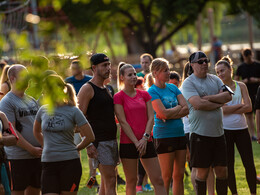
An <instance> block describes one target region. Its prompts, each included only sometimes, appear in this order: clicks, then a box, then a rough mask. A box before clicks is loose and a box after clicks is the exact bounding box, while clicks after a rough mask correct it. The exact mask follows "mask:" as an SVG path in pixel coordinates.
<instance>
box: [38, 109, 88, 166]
mask: <svg viewBox="0 0 260 195" xmlns="http://www.w3.org/2000/svg"><path fill="white" fill-rule="evenodd" d="M36 121H38V122H39V123H41V128H42V133H43V140H44V143H43V152H42V162H57V161H65V160H72V159H76V158H79V153H78V151H77V148H76V145H75V143H74V130H75V127H76V126H78V127H80V126H82V125H84V124H86V123H87V122H88V121H87V119H86V117H85V116H84V115H83V113H82V112H81V111H80V110H79V109H78V108H77V107H75V106H60V107H57V108H55V111H54V113H53V114H49V113H48V111H47V107H46V105H45V106H42V107H41V108H40V109H39V111H38V113H37V115H36Z"/></svg>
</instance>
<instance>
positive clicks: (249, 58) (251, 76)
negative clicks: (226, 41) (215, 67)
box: [235, 49, 260, 141]
mask: <svg viewBox="0 0 260 195" xmlns="http://www.w3.org/2000/svg"><path fill="white" fill-rule="evenodd" d="M242 56H243V59H244V62H243V63H242V64H241V65H240V66H239V67H238V69H237V71H236V75H235V80H241V81H242V82H243V83H245V84H246V86H247V89H248V93H249V96H250V98H251V102H252V107H253V108H254V105H255V98H256V92H257V89H258V86H259V84H260V63H259V62H256V61H254V60H253V53H252V51H251V50H250V49H244V50H243V51H242ZM254 111H255V109H253V111H252V112H249V113H246V119H247V123H248V129H249V133H250V135H251V139H252V140H253V141H256V136H255V123H254Z"/></svg>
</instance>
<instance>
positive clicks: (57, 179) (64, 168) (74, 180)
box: [42, 158, 82, 194]
mask: <svg viewBox="0 0 260 195" xmlns="http://www.w3.org/2000/svg"><path fill="white" fill-rule="evenodd" d="M81 174H82V167H81V162H80V159H79V158H77V159H73V160H66V161H59V162H43V163H42V194H46V193H57V194H60V193H61V192H62V191H66V192H76V191H78V188H79V182H80V178H81Z"/></svg>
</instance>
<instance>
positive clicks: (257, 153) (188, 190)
mask: <svg viewBox="0 0 260 195" xmlns="http://www.w3.org/2000/svg"><path fill="white" fill-rule="evenodd" d="M253 151H254V158H255V166H256V171H257V173H259V174H260V145H259V144H257V143H256V142H253ZM81 157H82V167H83V173H82V178H81V182H80V188H79V193H78V194H80V195H85V194H88V195H91V194H96V189H95V188H94V189H91V190H90V189H88V188H87V187H85V184H86V183H87V181H88V178H89V169H88V158H87V153H86V151H85V150H84V151H82V152H81ZM118 168H119V174H120V176H122V177H123V178H124V172H123V168H122V164H120V165H119V166H118ZM235 171H236V178H237V188H238V194H240V195H249V194H250V192H249V189H248V185H247V182H246V178H245V170H244V167H243V165H242V161H241V159H240V156H239V154H238V152H237V151H236V163H235ZM97 180H98V182H99V183H100V175H98V176H97ZM259 187H260V185H259ZM184 189H185V193H184V194H185V195H194V194H195V192H194V190H193V187H192V184H191V181H190V177H186V176H185V178H184ZM117 192H118V194H121V195H123V194H125V186H124V185H119V186H118V188H117ZM257 193H258V194H259V193H260V188H258V189H257ZM142 194H146V195H152V194H154V192H149V193H148V192H144V193H142ZM170 194H172V193H171V192H170ZM229 194H231V193H230V191H229Z"/></svg>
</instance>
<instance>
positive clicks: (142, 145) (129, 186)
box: [0, 49, 260, 195]
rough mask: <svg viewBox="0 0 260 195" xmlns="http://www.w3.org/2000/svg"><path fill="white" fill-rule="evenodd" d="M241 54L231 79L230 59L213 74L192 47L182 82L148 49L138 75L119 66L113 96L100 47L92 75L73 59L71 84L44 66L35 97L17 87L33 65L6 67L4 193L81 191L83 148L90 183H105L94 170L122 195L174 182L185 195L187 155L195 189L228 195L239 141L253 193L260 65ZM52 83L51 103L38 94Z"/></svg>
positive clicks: (0, 105) (0, 155) (1, 105)
mask: <svg viewBox="0 0 260 195" xmlns="http://www.w3.org/2000/svg"><path fill="white" fill-rule="evenodd" d="M242 55H243V59H244V62H243V64H241V65H240V66H239V67H238V69H237V71H236V73H235V74H234V75H235V80H234V79H233V67H232V64H233V62H232V59H231V58H230V57H229V56H224V57H222V58H221V59H220V60H218V61H217V62H216V64H215V72H216V75H214V74H209V72H208V71H209V62H210V60H209V59H208V57H207V55H206V54H205V53H204V52H202V51H197V52H194V53H192V54H191V55H190V57H189V59H187V63H186V64H185V67H184V69H183V75H182V78H181V76H180V74H179V73H177V72H175V71H173V72H171V71H170V69H169V62H168V61H167V60H166V59H164V58H155V59H153V56H151V55H150V54H147V53H145V54H143V55H141V57H140V62H141V65H142V71H141V72H139V73H137V72H136V70H135V68H134V67H133V66H132V65H131V64H128V63H126V62H120V63H119V65H118V71H117V93H115V90H114V89H113V87H112V86H111V85H109V82H110V80H109V78H110V74H111V62H110V60H109V58H108V56H107V55H105V54H104V53H96V54H93V55H92V56H91V57H90V63H91V70H92V72H93V75H91V76H90V75H85V74H84V73H83V69H82V66H81V62H80V61H79V60H73V61H72V62H71V65H70V69H71V72H72V76H71V77H68V78H66V79H65V80H64V79H63V78H62V77H61V76H59V75H58V74H57V73H56V72H54V71H51V70H48V71H46V72H45V73H44V74H45V78H44V80H43V81H42V83H43V84H42V95H41V97H40V99H39V100H35V99H34V98H33V97H31V96H29V95H27V94H26V89H27V88H28V83H24V81H23V84H22V85H21V84H20V83H21V81H22V80H23V79H22V77H24V76H25V75H26V74H28V70H27V68H26V67H25V66H23V65H20V64H14V65H11V66H9V65H6V67H5V68H4V70H3V73H2V77H1V97H0V98H1V101H0V127H1V129H2V131H1V134H0V135H1V136H0V143H1V147H0V160H1V169H0V172H1V177H0V178H1V180H0V181H1V185H0V194H12V195H20V194H27V195H39V194H41V193H42V194H49V195H51V194H53V195H55V194H64V195H69V194H71V195H73V194H77V191H78V189H79V183H80V179H81V176H82V166H81V163H82V162H81V159H80V151H81V150H83V149H86V150H87V155H88V157H89V170H90V171H89V172H90V175H89V176H90V180H89V182H88V184H87V186H88V187H90V188H91V187H92V186H93V185H96V186H98V185H99V184H98V183H97V181H96V178H95V177H96V172H97V171H96V170H97V169H98V170H99V172H100V174H101V184H100V188H99V192H98V193H99V194H100V195H115V194H117V191H116V185H117V184H125V185H126V194H127V195H134V194H136V193H138V192H142V191H150V190H154V192H155V194H158V195H164V194H165V195H166V194H169V191H170V188H172V193H173V194H174V195H181V194H184V188H185V186H184V182H183V180H184V174H185V164H186V161H188V164H189V168H190V170H191V181H192V183H193V186H194V191H195V192H196V194H197V195H206V193H207V190H208V194H209V195H213V194H215V190H216V194H218V195H226V194H227V193H228V188H229V189H230V191H231V193H232V194H233V195H236V194H238V192H237V186H236V177H235V169H234V163H235V149H234V148H235V146H236V147H237V149H238V152H239V154H240V156H241V159H242V162H243V166H244V167H245V173H246V180H247V183H248V186H249V190H250V193H251V194H252V195H254V194H256V185H257V175H256V169H255V165H254V156H253V150H252V143H251V141H256V140H257V141H260V87H259V84H260V64H259V63H258V62H256V61H255V60H253V53H252V51H251V50H250V49H244V50H243V51H242ZM240 78H241V81H239V80H240ZM53 83H55V84H54V85H53ZM53 88H55V91H56V92H57V93H58V94H60V96H59V97H57V98H56V99H55V100H53V105H54V107H53V108H50V105H48V104H47V105H46V104H43V102H45V101H41V100H43V99H44V98H45V97H46V94H49V93H52V90H53ZM255 113H256V115H255ZM255 116H256V122H257V123H256V129H257V137H256V136H255V124H254V117H255ZM117 123H119V125H120V138H119V139H118V138H117V126H118V125H117ZM118 141H119V143H118ZM83 163H84V162H83ZM119 163H122V166H123V171H124V175H125V181H124V180H123V179H122V178H121V177H120V176H119V174H118V170H117V165H118V164H119ZM148 178H149V179H150V181H151V184H152V186H153V188H154V189H152V188H151V186H150V184H149V182H148Z"/></svg>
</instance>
